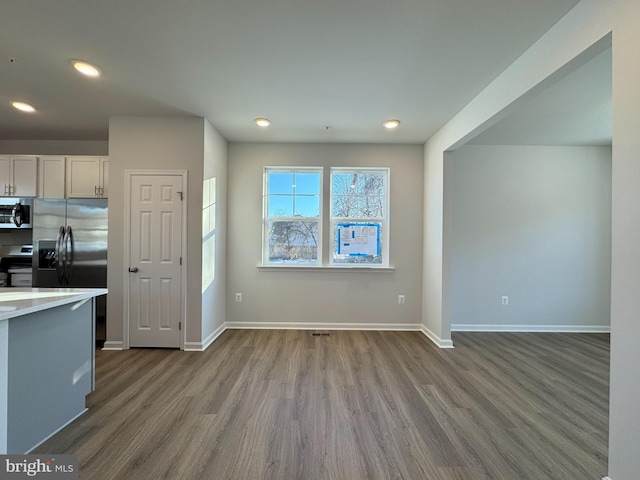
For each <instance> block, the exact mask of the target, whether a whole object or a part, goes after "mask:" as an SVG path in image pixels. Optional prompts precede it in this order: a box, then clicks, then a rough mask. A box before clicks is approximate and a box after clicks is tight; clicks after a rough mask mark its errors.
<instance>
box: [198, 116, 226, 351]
mask: <svg viewBox="0 0 640 480" xmlns="http://www.w3.org/2000/svg"><path fill="white" fill-rule="evenodd" d="M204 127H205V129H204V170H203V172H204V173H203V180H209V179H211V180H210V181H209V185H213V184H215V192H214V193H212V199H211V201H212V202H213V205H214V206H213V207H211V208H212V209H213V212H210V213H211V215H213V218H212V219H211V223H212V228H213V230H212V231H208V229H206V230H207V233H206V235H204V236H203V239H202V241H203V245H202V262H203V265H202V271H203V272H205V271H207V269H210V270H209V271H210V272H211V275H210V276H208V278H207V279H206V285H203V286H202V289H203V291H202V321H201V323H202V336H201V339H200V342H201V346H202V348H206V346H208V345H209V344H210V343H211V342H212V341H213V340H214V339H215V338H216V336H217V335H219V334H220V333H221V332H222V329H223V328H224V327H223V326H224V323H225V320H226V305H225V298H226V281H227V277H226V263H227V255H226V253H227V252H226V246H227V231H226V225H227V141H226V140H225V139H224V138H223V137H222V136H221V135H220V134H219V133H218V132H217V131H216V130H215V129H214V128H213V127H212V126H211V124H210V123H209V122H208V121H205V125H204ZM192 193H193V192H192ZM204 231H205V230H203V232H204ZM204 281H205V279H204V275H203V282H204Z"/></svg>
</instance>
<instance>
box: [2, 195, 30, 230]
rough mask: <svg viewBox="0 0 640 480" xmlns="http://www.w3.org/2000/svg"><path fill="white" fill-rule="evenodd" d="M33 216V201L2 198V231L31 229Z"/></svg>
mask: <svg viewBox="0 0 640 480" xmlns="http://www.w3.org/2000/svg"><path fill="white" fill-rule="evenodd" d="M32 215H33V201H32V199H30V198H9V197H2V198H0V229H6V228H31V217H32Z"/></svg>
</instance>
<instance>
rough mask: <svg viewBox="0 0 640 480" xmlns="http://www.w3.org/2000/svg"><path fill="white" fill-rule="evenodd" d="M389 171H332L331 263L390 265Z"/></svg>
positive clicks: (335, 169)
mask: <svg viewBox="0 0 640 480" xmlns="http://www.w3.org/2000/svg"><path fill="white" fill-rule="evenodd" d="M388 192H389V169H388V168H332V169H331V232H332V233H331V235H332V240H331V245H332V247H331V248H332V251H331V264H332V265H344V264H348V265H362V264H365V265H378V266H385V267H386V266H388V265H389V247H388V244H389V241H388V239H389V228H388V223H389V195H388Z"/></svg>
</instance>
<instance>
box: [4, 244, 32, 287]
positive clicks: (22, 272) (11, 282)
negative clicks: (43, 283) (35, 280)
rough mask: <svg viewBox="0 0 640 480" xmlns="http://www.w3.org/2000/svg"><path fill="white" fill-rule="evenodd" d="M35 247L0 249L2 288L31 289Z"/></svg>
mask: <svg viewBox="0 0 640 480" xmlns="http://www.w3.org/2000/svg"><path fill="white" fill-rule="evenodd" d="M32 257H33V245H3V246H1V247H0V287H30V286H31V274H32V271H33V266H32Z"/></svg>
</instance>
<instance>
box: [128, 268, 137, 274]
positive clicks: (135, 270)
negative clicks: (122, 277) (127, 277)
mask: <svg viewBox="0 0 640 480" xmlns="http://www.w3.org/2000/svg"><path fill="white" fill-rule="evenodd" d="M129 271H130V272H131V273H137V272H138V267H129Z"/></svg>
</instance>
